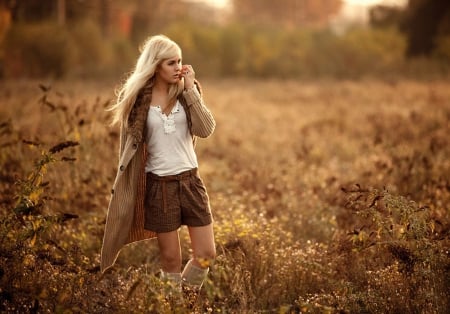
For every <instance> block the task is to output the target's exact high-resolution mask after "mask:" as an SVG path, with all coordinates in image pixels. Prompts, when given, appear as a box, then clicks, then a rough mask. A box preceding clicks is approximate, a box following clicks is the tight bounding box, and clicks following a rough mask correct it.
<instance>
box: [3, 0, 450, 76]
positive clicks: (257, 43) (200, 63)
mask: <svg viewBox="0 0 450 314" xmlns="http://www.w3.org/2000/svg"><path fill="white" fill-rule="evenodd" d="M282 2H283V3H280V2H276V4H275V2H273V1H262V2H261V1H252V0H245V1H242V0H239V1H237V0H236V1H232V3H233V5H234V10H233V11H231V12H229V11H227V12H228V13H224V12H220V11H219V12H216V11H211V10H212V9H208V8H207V7H204V6H200V5H197V6H195V5H193V4H190V3H185V2H183V1H169V2H167V1H166V2H164V1H158V0H152V1H150V0H148V1H138V0H134V1H128V2H127V1H115V2H112V1H108V0H95V1H89V2H77V1H66V0H58V1H56V0H46V1H44V3H45V5H42V4H41V2H36V0H31V1H28V2H9V1H7V0H2V1H1V2H0V12H2V13H0V16H2V14H3V16H4V18H3V20H4V23H3V24H2V23H0V51H1V52H0V75H1V76H3V77H5V78H8V77H9V78H11V77H42V76H45V77H49V76H53V77H64V76H65V77H100V76H101V77H111V76H114V77H117V76H120V75H121V74H122V73H123V72H127V71H129V70H131V69H132V67H133V65H134V61H135V59H136V57H137V55H138V49H137V48H138V47H139V45H140V44H142V42H143V40H144V39H145V38H146V37H147V36H149V35H151V34H156V33H164V34H167V35H169V36H170V37H172V38H173V39H175V40H176V41H177V42H179V44H180V46H181V48H182V49H183V53H184V59H185V62H188V63H192V64H195V65H196V68H197V69H198V71H199V74H201V75H202V76H208V77H221V76H236V75H237V76H243V77H278V78H297V77H300V78H302V77H308V78H314V77H334V78H341V77H346V78H361V77H366V76H372V77H373V76H375V77H400V76H403V77H409V78H411V77H421V78H424V77H425V78H430V77H436V76H439V77H446V76H447V75H448V69H449V64H450V50H449V38H450V22H449V21H450V13H449V12H450V6H449V5H448V2H447V1H445V0H444V1H441V0H439V1H425V0H420V1H419V0H417V1H411V2H410V4H409V5H408V6H407V7H406V8H405V9H404V10H403V11H402V10H400V9H397V8H389V7H385V6H378V7H375V8H373V9H372V14H371V24H370V25H371V26H372V27H367V26H364V25H359V26H358V25H354V26H352V27H348V28H347V29H346V30H345V31H343V32H342V31H341V32H338V31H336V30H333V28H332V27H330V25H332V18H333V16H334V15H335V14H336V13H337V12H338V11H339V8H340V2H339V1H335V0H328V1H322V2H320V3H319V2H317V1H315V2H314V1H310V0H302V1H292V0H283V1H282ZM8 3H15V5H12V4H9V5H8ZM60 3H65V5H64V6H63V7H61V5H60ZM37 8H38V9H37ZM61 8H62V9H61ZM61 12H62V13H61ZM425 12H428V13H427V14H428V15H427V17H425V16H424V14H425ZM225 14H226V16H225V17H223V16H222V17H221V15H225ZM430 16H432V17H433V18H430ZM7 17H9V22H7V21H8V18H7ZM0 20H1V19H0ZM219 21H221V22H219ZM205 24H206V25H207V27H205ZM1 34H3V35H1Z"/></svg>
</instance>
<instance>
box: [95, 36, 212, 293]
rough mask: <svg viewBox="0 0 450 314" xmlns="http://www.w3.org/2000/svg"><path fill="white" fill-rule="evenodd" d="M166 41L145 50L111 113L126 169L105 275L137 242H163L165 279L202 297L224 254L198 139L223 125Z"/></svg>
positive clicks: (112, 217)
mask: <svg viewBox="0 0 450 314" xmlns="http://www.w3.org/2000/svg"><path fill="white" fill-rule="evenodd" d="M181 61H182V58H181V49H180V47H179V46H178V45H177V44H176V43H175V42H174V41H172V40H171V39H169V38H168V37H166V36H163V35H157V36H152V37H150V38H149V39H148V40H147V41H146V42H145V44H144V46H143V48H142V50H141V54H140V56H139V58H138V60H137V63H136V66H135V69H134V71H133V72H132V74H131V75H130V76H129V77H128V79H127V80H126V82H125V83H124V85H123V87H122V88H121V90H120V91H119V93H118V99H117V102H116V103H115V104H114V105H113V107H112V108H111V109H112V111H113V113H114V116H113V122H114V123H118V124H119V125H120V153H119V166H118V172H117V176H116V179H115V181H114V186H113V189H112V191H111V193H112V195H111V199H110V203H109V207H108V215H107V219H106V226H105V233H104V238H103V246H102V252H101V271H102V272H104V271H105V270H106V269H108V268H109V267H111V266H113V264H114V263H115V260H116V258H117V256H118V254H119V251H120V249H121V248H122V247H123V246H124V245H126V244H128V243H131V242H135V241H140V240H144V239H150V238H154V237H156V238H157V242H158V246H159V250H160V260H161V277H162V278H163V279H165V280H167V281H170V282H172V283H173V284H174V285H176V286H178V287H181V285H185V286H188V287H191V288H194V290H195V289H196V290H199V289H200V287H201V286H202V283H203V281H204V280H205V278H206V276H207V273H208V265H209V262H210V261H211V260H213V259H214V258H215V254H216V250H215V244H214V234H213V225H212V215H211V210H210V205H209V198H208V194H207V192H206V189H205V186H204V184H203V181H202V179H201V178H200V176H199V172H198V163H197V156H196V154H195V151H194V147H195V140H196V138H197V137H201V138H206V137H208V136H209V135H211V134H212V133H213V131H214V128H215V121H214V118H213V116H212V114H211V112H210V111H209V110H208V108H207V107H206V106H205V104H204V102H203V99H202V94H201V88H200V85H199V83H198V82H197V81H196V80H195V72H194V69H193V68H192V66H191V65H182V63H181ZM182 225H186V226H187V228H188V230H189V235H190V239H191V247H192V251H193V257H192V258H191V259H190V260H189V261H188V262H187V264H186V265H185V267H184V270H183V271H181V269H182V256H181V249H180V239H179V234H178V231H179V228H180V226H182Z"/></svg>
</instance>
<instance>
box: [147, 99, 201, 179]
mask: <svg viewBox="0 0 450 314" xmlns="http://www.w3.org/2000/svg"><path fill="white" fill-rule="evenodd" d="M147 150H148V152H149V155H148V158H147V162H146V165H145V171H146V172H152V173H154V174H156V175H159V176H167V175H174V174H178V173H180V172H183V171H186V170H190V169H192V168H196V167H198V163H197V156H196V154H195V151H194V145H193V142H192V135H191V133H190V131H189V128H188V124H187V118H186V113H185V111H184V108H183V106H182V105H181V104H180V102H179V101H177V102H176V104H175V105H174V106H173V108H172V111H171V112H170V114H169V115H166V114H164V113H163V112H162V111H161V107H159V106H157V107H155V106H150V109H149V111H148V116H147Z"/></svg>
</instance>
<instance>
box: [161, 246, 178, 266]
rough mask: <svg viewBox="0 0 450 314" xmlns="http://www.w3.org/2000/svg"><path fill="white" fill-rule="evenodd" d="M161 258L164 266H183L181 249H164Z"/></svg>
mask: <svg viewBox="0 0 450 314" xmlns="http://www.w3.org/2000/svg"><path fill="white" fill-rule="evenodd" d="M160 257H161V259H162V261H163V263H164V264H166V265H167V264H170V265H178V264H181V254H180V251H179V249H171V248H164V249H161V250H160Z"/></svg>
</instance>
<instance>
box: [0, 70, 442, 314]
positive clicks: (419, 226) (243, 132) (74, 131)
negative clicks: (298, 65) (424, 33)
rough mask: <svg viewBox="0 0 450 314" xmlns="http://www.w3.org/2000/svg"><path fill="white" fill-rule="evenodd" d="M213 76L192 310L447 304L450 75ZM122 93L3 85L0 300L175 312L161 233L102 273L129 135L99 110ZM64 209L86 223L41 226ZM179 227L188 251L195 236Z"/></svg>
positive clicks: (404, 308)
mask: <svg viewBox="0 0 450 314" xmlns="http://www.w3.org/2000/svg"><path fill="white" fill-rule="evenodd" d="M203 85H204V91H205V101H206V103H207V104H208V105H209V107H210V108H211V110H212V111H213V113H214V115H215V117H216V120H217V129H216V131H215V133H214V135H213V136H211V137H210V138H209V139H207V140H200V141H199V142H198V147H197V153H198V156H199V160H200V170H201V174H202V177H203V178H204V180H205V182H206V184H207V187H208V190H209V194H210V198H211V205H212V208H213V212H214V217H215V232H216V243H217V247H218V257H217V261H216V262H215V264H214V266H213V267H212V271H211V275H210V281H208V282H207V284H206V285H205V289H204V291H203V293H202V296H201V302H200V303H201V304H198V309H197V311H199V312H207V311H209V312H211V311H212V312H214V313H219V312H221V313H299V312H314V313H333V312H344V313H353V312H367V313H379V312H402V313H416V312H421V313H444V312H445V310H446V309H447V308H448V306H449V299H448V291H447V290H448V278H449V269H450V264H449V262H448V252H449V248H450V247H449V241H448V239H449V226H450V224H449V218H448V217H449V208H450V207H449V204H450V193H449V190H450V188H449V186H450V181H449V174H450V161H449V160H450V159H449V157H450V148H449V144H450V143H449V138H448V135H449V134H450V133H449V131H450V125H449V120H450V103H449V99H450V84H449V83H448V82H444V81H435V82H414V81H390V82H384V81H374V80H367V81H359V82H355V81H326V80H324V81H314V82H309V81H293V80H288V81H279V80H276V81H275V80H274V81H251V80H245V79H236V80H231V79H230V80H214V81H212V80H211V81H206V82H203ZM113 90H114V84H111V83H99V82H80V81H78V82H55V83H54V84H53V86H52V88H51V90H50V91H48V92H46V93H44V92H43V91H42V90H40V89H39V88H38V82H28V81H22V82H13V81H11V82H9V81H6V82H2V85H1V87H0V99H1V101H2V106H1V108H0V123H3V122H5V123H4V124H2V128H0V130H1V132H0V145H1V146H2V148H1V151H0V163H1V164H0V165H1V170H0V188H1V191H2V193H1V195H2V196H1V198H0V202H1V203H0V205H1V215H2V216H3V217H4V219H3V223H2V225H1V226H2V228H1V231H0V236H1V239H2V240H1V241H2V254H0V281H1V290H0V293H1V295H2V298H1V299H2V300H4V301H2V303H1V304H0V309H2V310H5V311H8V310H9V311H13V310H12V309H13V308H15V309H16V310H17V309H19V308H20V309H25V310H24V311H25V312H27V311H29V312H32V311H33V309H38V311H46V310H49V311H64V310H71V311H74V312H78V311H80V312H90V313H96V312H99V313H100V312H101V313H108V312H111V313H113V312H129V311H131V312H146V311H147V312H155V313H158V312H159V313H164V312H166V313H169V312H170V311H171V309H170V305H169V304H167V303H166V302H165V301H164V299H163V297H162V296H161V294H160V290H161V289H162V287H161V283H160V282H159V281H158V280H157V279H156V278H155V276H154V273H156V271H157V270H158V257H157V248H156V245H155V243H154V242H151V241H150V242H148V243H139V244H135V245H131V246H130V247H127V248H126V249H124V250H123V251H122V253H121V255H120V257H119V259H118V262H117V266H116V267H115V269H114V271H113V272H110V273H108V274H106V275H105V276H103V277H101V276H100V275H99V273H98V263H99V250H100V246H101V237H102V234H103V226H104V218H105V214H106V209H107V204H108V199H109V191H110V187H111V185H112V181H113V178H114V176H115V169H116V163H117V150H118V137H117V136H118V134H117V129H115V128H110V127H108V125H107V124H108V119H109V116H108V113H107V112H105V110H104V109H105V106H107V104H108V101H110V100H112V99H113V98H114V93H113ZM44 94H45V95H46V96H45V97H46V98H42V97H43V95H44ZM8 121H9V122H8ZM7 122H8V123H7ZM22 140H28V141H33V142H34V143H36V144H39V145H38V146H33V145H29V144H24V143H23V142H22ZM69 140H71V141H76V142H79V144H80V145H79V146H78V147H70V148H66V149H64V150H63V151H61V152H57V153H55V154H53V155H51V157H52V158H54V159H55V160H54V162H53V161H52V162H49V164H48V165H47V166H46V169H45V171H44V172H39V174H40V175H42V176H43V178H42V181H41V182H40V184H42V183H43V182H48V183H46V184H45V185H44V186H43V187H42V188H41V187H37V188H36V189H35V193H34V194H33V196H32V201H35V205H39V206H35V207H36V208H37V209H38V211H39V212H36V213H33V212H32V213H31V214H30V216H31V217H25V216H24V217H25V218H26V219H25V218H24V217H19V216H20V215H16V214H13V209H14V208H16V209H17V201H16V200H14V198H13V197H14V195H17V196H20V194H21V193H22V194H23V193H24V192H23V191H22V192H21V190H20V189H19V187H20V186H23V185H24V184H25V183H26V182H25V183H24V181H26V180H25V178H26V177H27V175H28V174H29V173H30V172H33V169H34V171H35V169H36V166H35V164H34V161H35V160H41V159H42V156H43V155H42V153H43V152H46V151H48V149H49V148H50V147H52V146H54V145H56V144H58V143H60V142H64V141H69ZM62 157H66V159H65V160H69V161H68V162H56V161H57V160H60V159H62ZM71 158H76V161H70V159H71ZM19 180H21V181H20V182H22V185H20V184H15V185H14V182H16V183H18V182H19ZM20 182H19V183H20ZM22 196H23V195H22ZM61 213H66V214H67V213H71V214H75V215H77V216H78V218H77V219H71V220H69V221H61V219H59V220H58V219H56V220H55V219H53V220H51V219H44V218H45V215H50V214H57V216H58V215H59V216H58V217H66V218H67V216H61ZM42 217H44V218H42ZM21 219H25V220H24V221H22V222H17V221H20V220H21ZM63 220H64V219H63ZM42 226H45V228H44V227H42ZM183 238H184V242H183V253H184V257H185V258H186V259H187V258H188V255H189V247H188V239H187V234H186V232H185V230H184V229H183ZM172 310H173V309H172ZM177 310H178V311H180V312H182V313H183V312H188V310H186V309H182V308H178V309H177Z"/></svg>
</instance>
